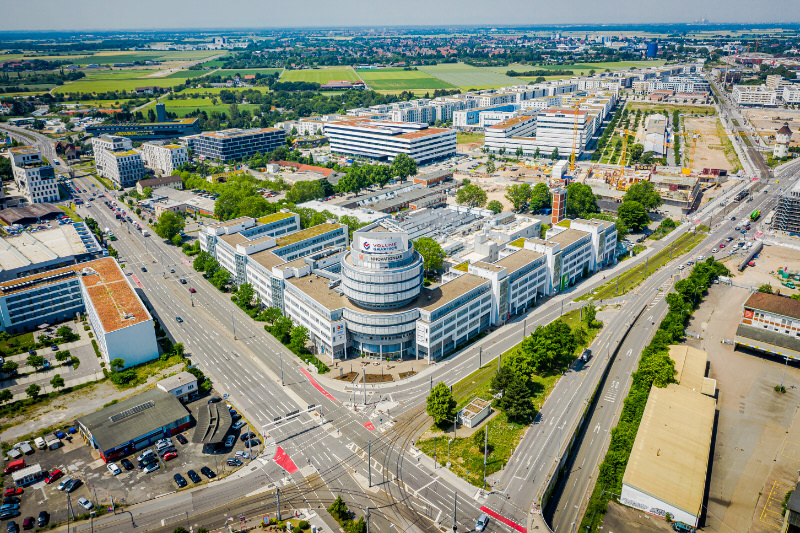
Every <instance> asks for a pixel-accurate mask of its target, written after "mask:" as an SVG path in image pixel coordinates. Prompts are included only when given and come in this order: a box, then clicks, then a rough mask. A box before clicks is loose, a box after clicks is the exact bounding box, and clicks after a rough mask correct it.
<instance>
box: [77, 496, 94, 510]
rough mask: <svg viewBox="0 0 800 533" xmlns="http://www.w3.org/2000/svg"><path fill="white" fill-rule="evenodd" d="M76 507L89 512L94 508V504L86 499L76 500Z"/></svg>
mask: <svg viewBox="0 0 800 533" xmlns="http://www.w3.org/2000/svg"><path fill="white" fill-rule="evenodd" d="M78 505H80V506H81V507H83V508H84V509H86V510H87V511H90V510H91V509H92V508H93V507H94V504H93V503H92V502H90V501H89V500H87V499H86V498H78Z"/></svg>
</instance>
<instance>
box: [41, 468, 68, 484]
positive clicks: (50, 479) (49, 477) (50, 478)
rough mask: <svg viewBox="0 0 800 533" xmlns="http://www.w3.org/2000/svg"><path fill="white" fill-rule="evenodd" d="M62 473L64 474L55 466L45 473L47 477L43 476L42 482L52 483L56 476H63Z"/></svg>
mask: <svg viewBox="0 0 800 533" xmlns="http://www.w3.org/2000/svg"><path fill="white" fill-rule="evenodd" d="M63 475H64V472H62V471H61V470H59V469H58V468H56V469H55V470H53V471H52V472H50V473H49V474H48V475H47V477H46V478H44V482H45V483H47V484H48V485H49V484H50V483H52V482H53V481H55V480H57V479H58V478H60V477H61V476H63Z"/></svg>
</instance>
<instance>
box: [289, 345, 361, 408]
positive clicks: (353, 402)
mask: <svg viewBox="0 0 800 533" xmlns="http://www.w3.org/2000/svg"><path fill="white" fill-rule="evenodd" d="M278 355H280V357H281V387H285V386H286V384H285V383H284V381H283V353H281V352H278ZM353 403H356V402H355V400H354V401H353Z"/></svg>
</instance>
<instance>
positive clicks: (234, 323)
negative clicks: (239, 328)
mask: <svg viewBox="0 0 800 533" xmlns="http://www.w3.org/2000/svg"><path fill="white" fill-rule="evenodd" d="M231 324H233V340H236V320H235V319H234V318H233V311H231Z"/></svg>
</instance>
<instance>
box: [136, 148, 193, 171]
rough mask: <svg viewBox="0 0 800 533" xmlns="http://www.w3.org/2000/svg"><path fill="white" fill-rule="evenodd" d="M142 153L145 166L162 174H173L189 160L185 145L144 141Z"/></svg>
mask: <svg viewBox="0 0 800 533" xmlns="http://www.w3.org/2000/svg"><path fill="white" fill-rule="evenodd" d="M141 155H142V161H143V162H144V166H146V167H147V168H150V169H152V170H155V171H156V173H158V174H160V175H162V176H169V175H171V174H172V173H173V172H174V171H176V170H178V167H179V166H181V165H182V164H184V163H186V162H188V161H189V155H188V154H187V152H186V147H185V146H181V145H179V144H164V143H160V142H157V141H152V142H148V143H144V144H143V145H142V148H141Z"/></svg>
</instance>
